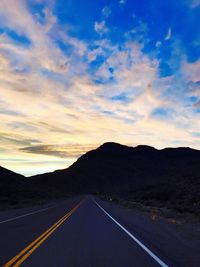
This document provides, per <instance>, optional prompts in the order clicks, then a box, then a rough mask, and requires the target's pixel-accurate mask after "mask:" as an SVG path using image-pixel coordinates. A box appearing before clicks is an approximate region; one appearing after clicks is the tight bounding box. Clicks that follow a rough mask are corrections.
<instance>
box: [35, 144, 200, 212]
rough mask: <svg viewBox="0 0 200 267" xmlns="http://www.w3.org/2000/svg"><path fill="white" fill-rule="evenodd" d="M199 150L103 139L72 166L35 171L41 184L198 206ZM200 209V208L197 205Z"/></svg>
mask: <svg viewBox="0 0 200 267" xmlns="http://www.w3.org/2000/svg"><path fill="white" fill-rule="evenodd" d="M199 168H200V151H198V150H195V149H191V148H187V147H185V148H184V147H182V148H165V149H162V150H157V149H155V148H153V147H150V146H143V145H142V146H141V145H140V146H137V147H134V148H133V147H128V146H124V145H120V144H117V143H105V144H103V145H102V146H100V147H99V148H97V149H95V150H92V151H89V152H87V153H86V154H84V155H82V156H81V157H80V158H79V159H78V160H77V161H76V162H75V163H74V164H72V165H71V166H70V167H69V168H67V169H63V170H58V171H55V172H52V173H47V174H42V175H37V176H34V177H32V180H34V183H35V184H36V185H37V186H38V187H40V188H42V187H43V188H48V190H49V191H54V190H55V191H57V192H62V193H64V192H72V193H102V194H111V195H120V196H122V197H124V198H127V199H131V200H134V201H142V202H145V203H146V204H154V203H157V204H159V205H163V204H164V205H168V206H171V205H172V206H174V205H176V206H177V207H179V206H180V207H181V206H183V207H184V209H185V210H187V209H190V210H191V209H192V210H197V209H199V207H200V202H199V200H200V172H199ZM199 210H200V209H199Z"/></svg>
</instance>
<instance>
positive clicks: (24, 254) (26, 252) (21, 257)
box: [3, 201, 83, 267]
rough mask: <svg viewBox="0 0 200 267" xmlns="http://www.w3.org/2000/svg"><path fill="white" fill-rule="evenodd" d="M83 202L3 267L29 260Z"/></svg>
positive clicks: (17, 264)
mask: <svg viewBox="0 0 200 267" xmlns="http://www.w3.org/2000/svg"><path fill="white" fill-rule="evenodd" d="M82 202H83V201H81V202H80V203H79V204H78V205H76V206H75V207H74V208H73V209H72V210H70V211H69V212H68V213H66V214H65V215H64V216H63V217H62V218H61V219H60V220H59V221H58V222H56V223H55V224H53V225H52V226H51V227H50V228H49V229H47V230H46V231H45V232H44V233H43V234H41V235H40V236H39V237H38V238H36V239H35V240H34V241H33V242H31V243H30V244H29V245H28V246H27V247H26V248H24V249H23V250H22V251H21V252H19V253H18V254H17V255H16V256H14V257H13V258H12V259H11V260H10V261H8V262H7V263H6V264H4V265H3V267H11V266H12V267H18V266H20V265H21V263H22V262H23V261H25V259H27V258H28V257H29V256H30V255H31V254H32V253H33V252H34V251H35V250H36V249H37V248H38V247H39V246H40V245H41V244H42V243H43V242H44V241H45V240H46V239H47V238H48V237H49V236H50V235H51V234H52V233H53V232H54V231H55V230H56V229H57V228H58V227H59V226H60V225H61V224H63V223H64V222H65V221H66V220H67V218H68V217H69V216H70V215H71V214H72V213H73V212H74V211H75V210H76V209H77V208H78V207H79V206H80V205H81V204H82Z"/></svg>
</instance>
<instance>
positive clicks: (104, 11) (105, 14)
mask: <svg viewBox="0 0 200 267" xmlns="http://www.w3.org/2000/svg"><path fill="white" fill-rule="evenodd" d="M101 12H102V15H103V17H104V18H108V17H109V16H110V14H111V9H110V7H108V6H105V7H104V8H103V9H102V11H101Z"/></svg>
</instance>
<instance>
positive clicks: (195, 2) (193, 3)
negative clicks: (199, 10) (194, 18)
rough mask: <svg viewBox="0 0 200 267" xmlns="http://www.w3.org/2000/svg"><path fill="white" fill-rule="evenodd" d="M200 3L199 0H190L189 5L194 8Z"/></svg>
mask: <svg viewBox="0 0 200 267" xmlns="http://www.w3.org/2000/svg"><path fill="white" fill-rule="evenodd" d="M199 5H200V0H190V7H191V8H196V7H198V6H199Z"/></svg>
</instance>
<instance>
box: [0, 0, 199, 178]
mask: <svg viewBox="0 0 200 267" xmlns="http://www.w3.org/2000/svg"><path fill="white" fill-rule="evenodd" d="M199 18H200V1H199V0H177V1H172V0H170V1H161V0H152V1H147V0H146V1H145V0H140V1H131V0H115V1H114V0H113V1H104V0H101V1H89V0H86V1H84V2H83V1H72V0H70V1H69V0H68V1H64V0H59V1H58V0H57V1H56V0H49V1H48V0H46V1H45V0H29V1H28V0H27V1H26V0H19V1H15V0H9V1H6V0H2V1H1V2H0V68H1V74H0V88H1V90H0V96H1V98H0V119H1V132H0V160H1V165H3V166H5V167H7V168H10V169H12V170H15V171H18V172H20V173H24V174H26V175H31V174H34V173H40V172H44V171H51V170H54V169H57V168H64V167H67V166H68V165H70V164H71V163H72V162H74V161H75V160H76V159H77V157H79V156H80V155H81V154H82V153H84V152H85V151H87V150H89V149H92V148H94V147H97V146H98V145H100V144H102V143H103V142H106V141H115V142H120V143H123V144H127V145H132V146H135V145H138V144H149V145H152V146H155V147H157V148H163V147H166V146H190V147H194V148H197V149H200V139H199V136H200V120H199V118H200V59H199V58H200V27H198V24H199Z"/></svg>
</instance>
